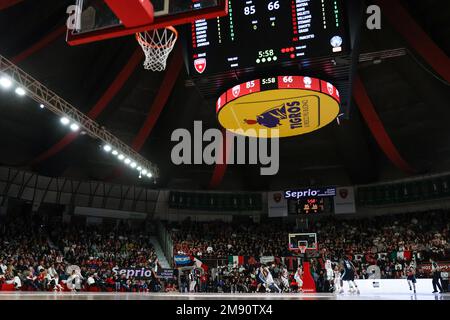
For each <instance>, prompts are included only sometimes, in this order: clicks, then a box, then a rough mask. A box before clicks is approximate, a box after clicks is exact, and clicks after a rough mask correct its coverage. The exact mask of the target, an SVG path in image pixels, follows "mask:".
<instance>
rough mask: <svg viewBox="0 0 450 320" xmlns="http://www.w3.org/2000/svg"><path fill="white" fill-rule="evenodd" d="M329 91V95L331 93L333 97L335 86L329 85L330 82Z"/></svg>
mask: <svg viewBox="0 0 450 320" xmlns="http://www.w3.org/2000/svg"><path fill="white" fill-rule="evenodd" d="M327 90H328V93H329V94H331V95H333V93H334V87H333V85H332V84H331V83H329V82H327Z"/></svg>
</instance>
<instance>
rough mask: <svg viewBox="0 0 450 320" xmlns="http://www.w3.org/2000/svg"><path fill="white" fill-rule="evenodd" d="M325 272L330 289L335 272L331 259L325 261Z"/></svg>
mask: <svg viewBox="0 0 450 320" xmlns="http://www.w3.org/2000/svg"><path fill="white" fill-rule="evenodd" d="M325 272H326V281H328V284H329V287H330V288H332V286H333V279H334V272H333V265H332V263H331V260H330V259H327V260H325Z"/></svg>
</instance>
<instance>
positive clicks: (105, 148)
mask: <svg viewBox="0 0 450 320" xmlns="http://www.w3.org/2000/svg"><path fill="white" fill-rule="evenodd" d="M103 150H105V151H106V152H110V151H111V150H112V148H111V146H110V145H109V144H107V145H104V146H103ZM116 152H117V151H116Z"/></svg>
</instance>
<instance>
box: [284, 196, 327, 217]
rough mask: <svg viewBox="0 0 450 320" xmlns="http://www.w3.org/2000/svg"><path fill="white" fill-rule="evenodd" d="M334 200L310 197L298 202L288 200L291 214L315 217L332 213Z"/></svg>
mask: <svg viewBox="0 0 450 320" xmlns="http://www.w3.org/2000/svg"><path fill="white" fill-rule="evenodd" d="M330 199H332V198H325V197H323V198H322V197H310V198H301V199H298V200H288V201H289V202H288V210H289V214H300V215H311V214H312V215H314V214H320V213H332V212H333V205H332V200H330Z"/></svg>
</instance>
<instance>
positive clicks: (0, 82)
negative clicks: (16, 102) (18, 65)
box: [0, 77, 12, 89]
mask: <svg viewBox="0 0 450 320" xmlns="http://www.w3.org/2000/svg"><path fill="white" fill-rule="evenodd" d="M0 86H2V87H3V88H5V89H9V88H11V86H12V81H11V80H10V79H9V78H7V77H1V78H0Z"/></svg>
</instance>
